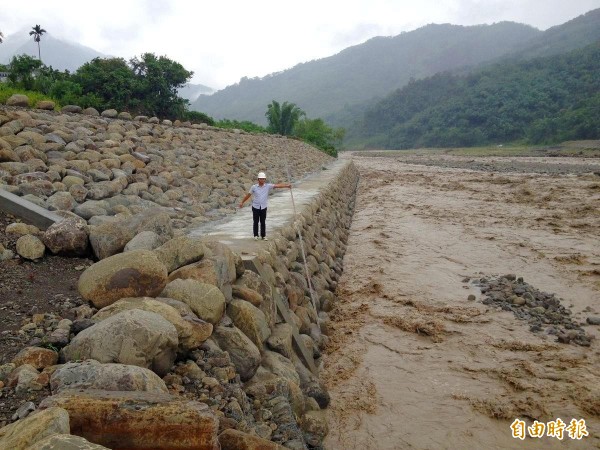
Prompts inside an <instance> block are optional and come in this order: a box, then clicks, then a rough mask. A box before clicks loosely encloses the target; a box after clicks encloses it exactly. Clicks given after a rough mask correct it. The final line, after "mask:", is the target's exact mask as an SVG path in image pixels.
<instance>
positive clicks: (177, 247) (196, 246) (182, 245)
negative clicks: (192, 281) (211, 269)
mask: <svg viewBox="0 0 600 450" xmlns="http://www.w3.org/2000/svg"><path fill="white" fill-rule="evenodd" d="M154 251H155V253H156V254H157V256H158V259H159V260H160V261H162V263H163V264H164V265H165V267H166V268H167V270H168V271H169V273H171V272H173V271H174V270H176V269H178V268H180V267H181V266H185V265H187V264H191V263H194V262H196V261H199V260H200V259H202V257H203V256H204V252H205V247H204V244H203V243H202V242H201V241H200V240H198V239H194V238H191V237H189V236H180V237H176V238H174V239H171V240H169V241H167V242H165V243H164V244H163V245H161V246H160V247H158V248H157V249H155V250H154Z"/></svg>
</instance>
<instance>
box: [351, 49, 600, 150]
mask: <svg viewBox="0 0 600 450" xmlns="http://www.w3.org/2000/svg"><path fill="white" fill-rule="evenodd" d="M599 74H600V41H598V42H596V43H595V44H592V45H590V46H588V47H585V48H583V49H579V50H575V51H572V52H569V53H566V54H562V55H558V56H550V57H543V58H535V59H531V60H529V61H525V62H513V63H511V64H508V63H506V62H503V63H498V64H494V65H492V66H489V67H487V68H485V69H481V70H479V71H477V72H474V73H471V74H469V75H466V76H458V75H453V74H450V73H444V74H437V75H434V76H432V77H430V78H426V79H423V80H418V81H413V82H411V83H409V84H408V85H407V86H405V87H404V88H402V89H399V90H397V91H396V92H394V93H393V94H392V95H390V96H388V97H386V98H385V99H384V100H382V101H381V102H379V103H377V104H376V105H375V106H373V107H371V108H370V109H369V110H368V111H367V112H366V113H365V115H364V119H363V120H362V121H361V122H359V123H357V124H356V126H355V127H351V128H350V130H349V135H348V140H349V142H348V144H349V146H350V147H354V148H357V147H363V148H390V149H392V148H394V149H395V148H397V149H402V148H414V147H458V146H461V147H462V146H473V145H482V144H491V143H494V144H499V143H503V142H512V141H515V140H526V141H528V142H531V143H550V142H559V141H565V140H572V139H598V138H600V76H599Z"/></svg>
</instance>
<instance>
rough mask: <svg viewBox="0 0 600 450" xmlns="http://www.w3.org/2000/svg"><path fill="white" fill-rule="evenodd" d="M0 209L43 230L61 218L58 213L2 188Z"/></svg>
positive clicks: (0, 190) (0, 191)
mask: <svg viewBox="0 0 600 450" xmlns="http://www.w3.org/2000/svg"><path fill="white" fill-rule="evenodd" d="M0 211H4V212H6V213H9V214H12V215H13V216H16V217H19V218H21V219H23V220H24V221H25V222H27V223H29V224H31V225H35V226H36V227H38V228H39V229H40V230H45V229H47V228H48V227H49V226H50V225H52V224H54V223H56V222H60V221H61V220H62V219H63V218H62V217H60V216H59V215H57V214H54V213H53V212H51V211H48V210H46V209H44V208H42V207H40V206H38V205H36V204H35V203H32V202H30V201H28V200H25V199H23V198H21V197H19V196H18V195H14V194H11V193H10V192H8V191H5V190H3V189H0Z"/></svg>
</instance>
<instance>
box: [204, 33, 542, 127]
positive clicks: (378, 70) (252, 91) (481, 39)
mask: <svg viewBox="0 0 600 450" xmlns="http://www.w3.org/2000/svg"><path fill="white" fill-rule="evenodd" d="M541 34H542V32H541V31H539V30H536V29H535V28H533V27H530V26H527V25H522V24H516V23H512V22H502V23H497V24H494V25H478V26H469V27H466V26H458V25H450V24H443V25H427V26H425V27H423V28H420V29H418V30H415V31H412V32H409V33H402V34H400V35H398V36H394V37H377V38H373V39H370V40H369V41H367V42H365V43H363V44H361V45H357V46H354V47H349V48H347V49H345V50H343V51H341V52H340V53H338V54H336V55H334V56H331V57H328V58H323V59H319V60H316V61H311V62H307V63H303V64H299V65H297V66H295V67H293V68H292V69H288V70H285V71H283V72H280V73H276V74H272V75H269V76H266V77H264V78H253V79H248V78H243V79H242V80H240V82H239V83H238V84H235V85H232V86H229V87H227V88H225V89H223V90H221V91H218V92H216V93H215V94H213V95H211V96H210V97H205V96H201V97H199V98H198V100H197V101H196V102H194V103H193V104H192V109H195V110H198V111H202V112H205V113H207V114H209V115H211V116H214V117H215V118H224V117H225V118H229V119H237V120H251V121H253V122H257V123H265V117H264V114H265V111H266V107H267V105H268V104H269V103H270V102H271V101H272V100H273V99H275V100H282V101H283V100H285V101H290V102H293V103H296V104H297V105H298V106H299V107H301V108H302V109H303V110H304V111H306V113H307V114H308V116H310V117H330V116H331V114H332V113H336V112H338V111H340V110H341V109H343V108H344V106H345V105H353V104H356V103H361V102H364V101H367V100H369V99H371V98H373V97H376V96H380V97H383V96H384V95H387V94H389V93H390V92H391V91H392V90H394V89H397V88H399V87H402V86H404V85H405V84H406V83H408V81H409V80H410V79H412V78H422V77H426V76H430V75H433V74H435V73H437V72H440V71H445V70H451V69H454V68H457V67H461V66H465V65H476V64H480V63H482V62H484V61H490V60H492V59H494V58H498V57H500V56H502V55H505V54H507V53H509V52H511V51H515V50H516V49H519V48H523V46H524V45H525V43H526V42H529V41H530V40H531V39H533V38H535V37H537V36H539V35H541Z"/></svg>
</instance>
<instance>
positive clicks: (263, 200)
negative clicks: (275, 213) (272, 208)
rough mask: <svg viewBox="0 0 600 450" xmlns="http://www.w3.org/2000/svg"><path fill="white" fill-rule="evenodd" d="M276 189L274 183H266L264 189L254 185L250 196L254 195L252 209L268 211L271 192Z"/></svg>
mask: <svg viewBox="0 0 600 450" xmlns="http://www.w3.org/2000/svg"><path fill="white" fill-rule="evenodd" d="M274 187H275V185H274V184H273V183H265V184H263V185H262V187H261V186H260V185H258V184H255V185H253V186H252V187H251V188H250V194H252V195H253V197H252V207H253V208H256V209H267V201H268V198H269V192H271V191H272V190H273V188H274Z"/></svg>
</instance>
